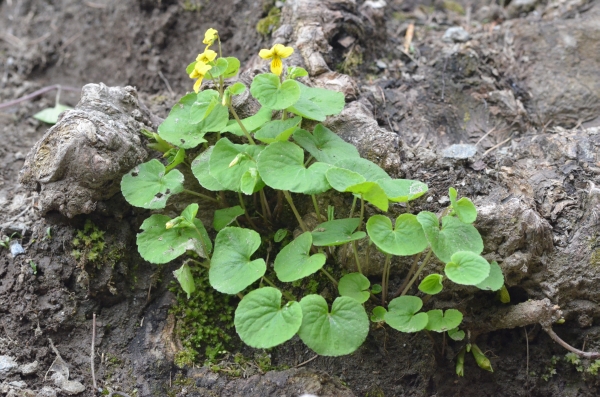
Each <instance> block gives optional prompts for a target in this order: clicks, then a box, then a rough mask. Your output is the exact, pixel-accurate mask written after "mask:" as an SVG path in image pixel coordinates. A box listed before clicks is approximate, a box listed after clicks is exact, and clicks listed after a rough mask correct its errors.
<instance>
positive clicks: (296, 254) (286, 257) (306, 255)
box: [274, 232, 327, 283]
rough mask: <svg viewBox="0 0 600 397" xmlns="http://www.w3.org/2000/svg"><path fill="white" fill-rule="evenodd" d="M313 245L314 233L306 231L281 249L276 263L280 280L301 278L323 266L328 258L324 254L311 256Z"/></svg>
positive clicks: (287, 281) (286, 280) (276, 271)
mask: <svg viewBox="0 0 600 397" xmlns="http://www.w3.org/2000/svg"><path fill="white" fill-rule="evenodd" d="M311 245H312V235H311V234H310V233H309V232H305V233H302V234H301V235H300V236H298V237H297V238H296V239H295V240H294V241H292V242H291V243H289V244H288V245H286V246H285V247H284V248H283V249H282V250H281V251H279V254H277V257H276V258H275V264H274V267H275V273H277V278H278V279H279V280H281V281H283V282H286V283H289V282H292V281H296V280H300V279H301V278H304V277H307V276H310V275H311V274H313V273H315V272H317V271H318V270H319V269H320V268H322V267H323V265H324V264H325V261H326V259H327V258H326V257H325V255H324V254H314V255H312V256H311V255H310V247H311Z"/></svg>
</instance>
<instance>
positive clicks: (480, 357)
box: [471, 344, 494, 372]
mask: <svg viewBox="0 0 600 397" xmlns="http://www.w3.org/2000/svg"><path fill="white" fill-rule="evenodd" d="M471 353H473V357H474V358H475V361H476V362H477V365H478V366H479V368H481V369H485V370H486V371H489V372H494V369H493V368H492V363H491V362H490V360H489V358H487V357H486V356H485V354H483V352H482V351H481V349H480V348H479V346H477V345H476V344H473V345H471Z"/></svg>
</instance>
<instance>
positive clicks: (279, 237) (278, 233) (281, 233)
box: [273, 229, 288, 243]
mask: <svg viewBox="0 0 600 397" xmlns="http://www.w3.org/2000/svg"><path fill="white" fill-rule="evenodd" d="M287 234H288V231H287V229H279V230H277V231H276V232H275V235H274V236H273V241H275V242H276V243H280V242H281V240H283V239H284V238H285V236H287Z"/></svg>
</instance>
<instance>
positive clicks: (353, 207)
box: [348, 196, 356, 218]
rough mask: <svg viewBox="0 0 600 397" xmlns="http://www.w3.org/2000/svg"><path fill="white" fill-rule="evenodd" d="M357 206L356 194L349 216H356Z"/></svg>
mask: <svg viewBox="0 0 600 397" xmlns="http://www.w3.org/2000/svg"><path fill="white" fill-rule="evenodd" d="M355 208H356V196H354V198H353V200H352V207H350V215H348V218H352V217H353V216H354V209H355Z"/></svg>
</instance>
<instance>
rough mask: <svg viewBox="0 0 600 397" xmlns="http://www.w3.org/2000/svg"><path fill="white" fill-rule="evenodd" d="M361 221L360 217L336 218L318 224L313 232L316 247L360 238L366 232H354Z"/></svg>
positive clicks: (339, 243) (340, 243) (344, 242)
mask: <svg viewBox="0 0 600 397" xmlns="http://www.w3.org/2000/svg"><path fill="white" fill-rule="evenodd" d="M359 223H360V219H358V218H346V219H336V220H333V221H328V222H324V223H321V224H320V225H318V226H317V227H316V228H315V230H313V232H312V236H313V245H314V246H315V247H330V246H334V245H342V244H346V243H349V242H351V241H355V240H360V239H362V238H364V237H365V236H366V233H365V232H354V231H355V230H356V228H357V227H358V224H359Z"/></svg>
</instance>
